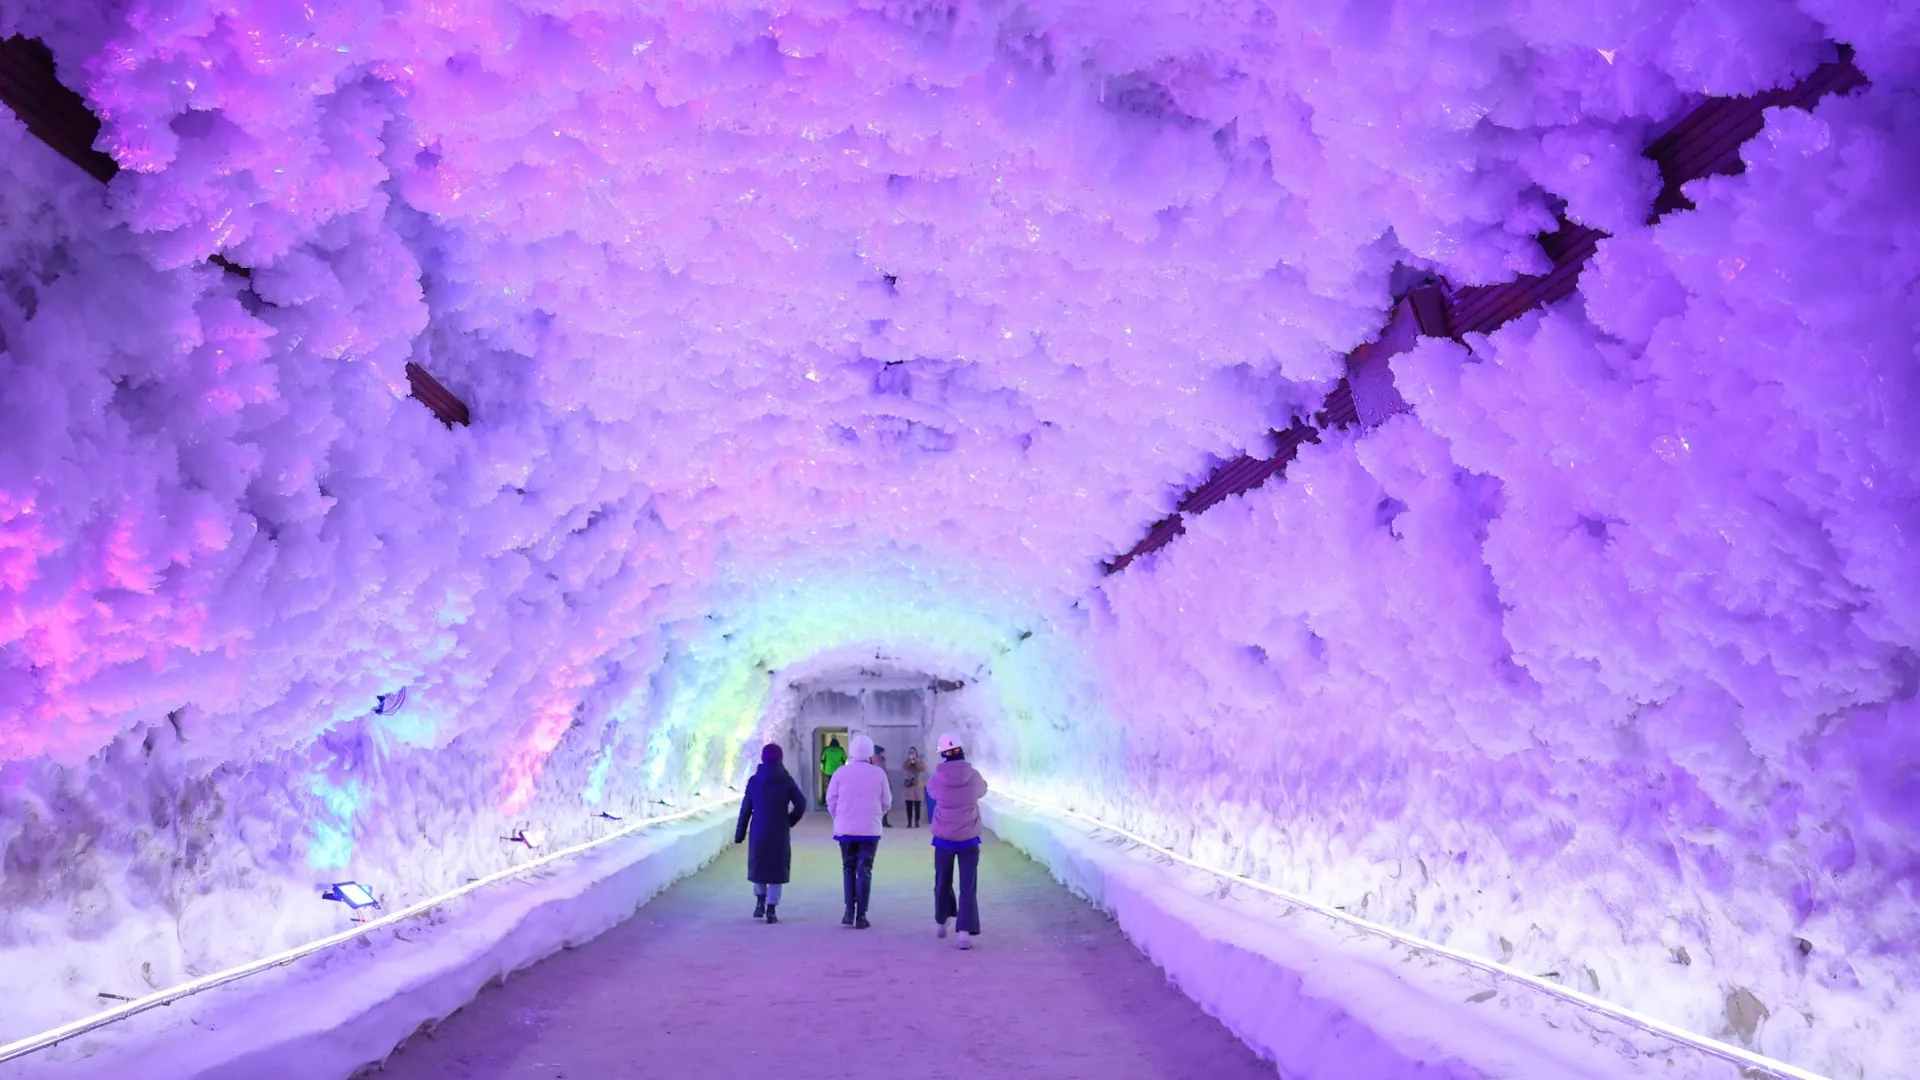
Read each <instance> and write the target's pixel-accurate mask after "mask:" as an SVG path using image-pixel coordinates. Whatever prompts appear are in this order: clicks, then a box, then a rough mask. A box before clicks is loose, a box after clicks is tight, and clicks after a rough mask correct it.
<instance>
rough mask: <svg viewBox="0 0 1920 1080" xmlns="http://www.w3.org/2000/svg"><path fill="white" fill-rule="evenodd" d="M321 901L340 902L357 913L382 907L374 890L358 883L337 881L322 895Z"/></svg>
mask: <svg viewBox="0 0 1920 1080" xmlns="http://www.w3.org/2000/svg"><path fill="white" fill-rule="evenodd" d="M320 899H322V900H338V901H339V902H340V903H342V904H345V905H347V906H348V907H349V908H352V909H353V910H355V911H359V910H360V909H361V908H367V907H379V906H380V900H379V898H378V897H375V896H374V895H373V890H372V889H369V888H367V887H366V886H365V885H362V884H360V883H359V882H357V881H336V882H334V883H333V885H332V886H330V887H329V888H328V889H327V891H326V892H323V893H321V894H320Z"/></svg>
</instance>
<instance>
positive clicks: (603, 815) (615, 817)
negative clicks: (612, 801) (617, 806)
mask: <svg viewBox="0 0 1920 1080" xmlns="http://www.w3.org/2000/svg"><path fill="white" fill-rule="evenodd" d="M593 816H594V817H597V818H605V819H607V820H608V821H619V820H620V815H619V814H609V813H607V812H606V811H605V810H602V811H600V812H599V813H597V814H595V815H593Z"/></svg>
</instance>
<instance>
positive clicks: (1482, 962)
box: [988, 791, 1832, 1080]
mask: <svg viewBox="0 0 1920 1080" xmlns="http://www.w3.org/2000/svg"><path fill="white" fill-rule="evenodd" d="M988 798H990V799H1008V800H1011V801H1013V802H1017V803H1021V804H1023V805H1025V806H1028V807H1031V808H1032V809H1034V810H1039V811H1042V812H1044V813H1050V814H1058V815H1060V816H1061V817H1069V818H1075V819H1077V820H1079V821H1083V822H1085V823H1087V824H1088V825H1092V826H1094V827H1095V828H1098V829H1104V830H1106V831H1107V832H1110V833H1113V834H1115V835H1116V836H1124V837H1126V838H1127V839H1128V840H1131V841H1133V842H1134V843H1136V844H1139V845H1140V846H1141V847H1144V848H1147V849H1149V850H1151V851H1155V852H1158V853H1159V854H1161V855H1165V856H1166V857H1167V858H1169V859H1172V860H1174V861H1175V862H1178V863H1181V864H1184V865H1186V866H1189V867H1192V868H1193V869H1195V870H1199V871H1202V872H1204V873H1208V874H1212V875H1214V876H1215V877H1221V878H1225V879H1227V880H1228V881H1231V882H1234V883H1235V884H1238V885H1244V886H1246V887H1247V888H1249V889H1253V890H1255V891H1257V892H1263V893H1266V894H1268V895H1269V896H1273V897H1277V898H1278V899H1281V900H1284V901H1286V902H1287V903H1289V904H1294V905H1297V906H1299V907H1303V908H1307V909H1308V910H1310V911H1315V912H1318V913H1319V914H1321V915H1325V916H1327V917H1328V918H1330V919H1333V920H1335V921H1337V922H1343V923H1346V924H1348V925H1350V926H1353V927H1356V928H1358V929H1361V930H1365V931H1367V932H1369V933H1373V934H1378V935H1381V936H1382V937H1387V938H1391V939H1393V940H1394V941H1398V942H1400V943H1401V944H1403V945H1409V946H1412V947H1413V948H1416V949H1421V950H1423V951H1426V952H1430V953H1438V954H1440V955H1441V956H1445V957H1448V958H1449V959H1453V960H1457V961H1459V962H1460V963H1463V964H1466V965H1467V966H1469V967H1473V968H1478V969H1479V970H1481V971H1484V972H1487V973H1488V974H1491V975H1499V976H1503V977H1505V978H1509V979H1514V980H1516V981H1518V982H1522V983H1525V984H1527V985H1529V986H1531V987H1533V988H1534V989H1537V990H1544V991H1546V992H1547V993H1549V994H1552V995H1554V996H1556V997H1559V998H1561V999H1563V1000H1565V1001H1568V1002H1570V1003H1572V1004H1575V1005H1578V1006H1580V1007H1582V1008H1585V1009H1588V1010H1591V1011H1593V1012H1597V1013H1601V1014H1603V1015H1605V1016H1608V1017H1611V1018H1613V1019H1615V1020H1619V1021H1622V1022H1624V1023H1626V1024H1628V1025H1630V1026H1633V1027H1637V1028H1640V1029H1641V1030H1643V1031H1648V1032H1651V1033H1653V1034H1656V1035H1660V1036H1664V1037H1665V1038H1668V1039H1671V1040H1673V1041H1675V1042H1679V1043H1685V1044H1686V1045H1688V1046H1691V1047H1693V1048H1694V1049H1696V1050H1700V1051H1702V1052H1704V1053H1708V1054H1712V1055H1713V1056H1715V1057H1719V1058H1722V1059H1725V1060H1727V1061H1729V1062H1731V1063H1733V1064H1736V1065H1740V1066H1743V1067H1746V1068H1754V1069H1761V1070H1764V1071H1766V1072H1768V1073H1770V1074H1773V1075H1776V1076H1782V1077H1791V1078H1792V1080H1832V1078H1830V1077H1826V1076H1822V1075H1820V1074H1819V1073H1815V1072H1808V1071H1807V1070H1805V1069H1802V1068H1800V1067H1798V1066H1795V1065H1789V1064H1787V1063H1786V1062H1784V1061H1776V1060H1774V1059H1773V1058H1770V1057H1767V1056H1765V1055H1762V1054H1756V1053H1754V1052H1753V1051H1751V1050H1743V1049H1741V1048H1740V1047H1738V1046H1734V1045H1732V1044H1730V1043H1723V1042H1721V1041H1720V1040H1718V1039H1714V1038H1710V1037H1708V1036H1705V1035H1699V1034H1695V1033H1694V1032H1691V1031H1688V1030H1686V1029H1685V1028H1681V1027H1675V1026H1674V1025H1672V1024H1669V1023H1667V1022H1666V1021H1664V1020H1660V1019H1657V1018H1655V1017H1651V1016H1646V1015H1643V1014H1641V1013H1637V1012H1634V1011H1633V1010H1631V1009H1627V1008H1624V1007H1622V1006H1619V1005H1615V1004H1614V1003H1612V1002H1610V1001H1602V1000H1601V999H1599V998H1596V997H1589V996H1588V995H1586V994H1583V993H1581V992H1580V991H1578V990H1574V989H1571V988H1569V987H1565V986H1561V985H1560V984H1559V983H1555V982H1548V981H1547V980H1545V979H1542V978H1540V977H1539V976H1537V975H1533V974H1530V973H1528V972H1525V971H1521V970H1519V969H1518V968H1510V967H1508V966H1506V965H1505V964H1502V963H1499V962H1498V961H1494V960H1488V959H1485V958H1484V957H1479V956H1474V955H1472V954H1471V953H1464V952H1461V951H1460V950H1458V949H1455V948H1451V947H1449V946H1446V945H1442V944H1440V943H1439V942H1435V941H1428V940H1426V939H1424V938H1420V937H1415V936H1414V935H1412V934H1408V933H1405V932H1403V931H1400V930H1395V929H1393V928H1392V927H1390V926H1382V925H1381V924H1379V923H1376V922H1369V921H1368V920H1366V919H1363V918H1360V917H1359V916H1357V915H1350V914H1348V913H1347V912H1344V911H1341V910H1339V909H1338V908H1330V907H1327V906H1325V905H1323V904H1318V903H1315V902H1314V901H1312V900H1308V899H1307V898H1306V897H1303V896H1296V895H1294V894H1293V893H1290V892H1287V891H1286V890H1284V889H1278V888H1275V887H1274V886H1272V885H1268V884H1267V883H1265V882H1262V881H1255V880H1254V879H1252V878H1250V877H1244V876H1242V875H1240V874H1236V873H1233V872H1232V871H1230V870H1221V869H1219V868H1217V867H1212V866H1208V865H1207V864H1205V863H1203V862H1200V861H1198V860H1196V859H1192V858H1189V857H1187V856H1185V855H1182V854H1180V853H1179V852H1177V851H1172V850H1170V849H1168V848H1164V847H1161V846H1160V845H1159V844H1156V843H1154V842H1153V841H1151V840H1148V839H1147V838H1146V837H1144V836H1139V835H1136V834H1134V833H1131V832H1128V831H1127V830H1125V829H1122V828H1120V827H1119V826H1117V825H1109V824H1108V823H1106V822H1104V821H1101V820H1100V819H1099V818H1096V817H1090V816H1088V815H1086V814H1082V813H1080V812H1078V811H1075V810H1068V809H1066V808H1065V807H1061V806H1054V805H1052V804H1050V803H1043V802H1039V801H1037V800H1034V799H1028V798H1024V797H1022V796H1019V795H1013V794H1009V793H1007V792H1004V791H995V792H993V793H992V794H990V795H989V796H988Z"/></svg>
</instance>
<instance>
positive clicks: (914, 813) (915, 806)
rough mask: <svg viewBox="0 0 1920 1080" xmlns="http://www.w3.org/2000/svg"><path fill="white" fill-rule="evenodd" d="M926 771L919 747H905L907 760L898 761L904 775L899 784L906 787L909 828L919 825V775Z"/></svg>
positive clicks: (915, 827)
mask: <svg viewBox="0 0 1920 1080" xmlns="http://www.w3.org/2000/svg"><path fill="white" fill-rule="evenodd" d="M926 771H927V766H926V764H925V763H924V762H922V761H921V760H920V748H919V747H917V746H909V747H907V760H905V761H903V762H901V763H900V772H901V773H902V775H903V776H904V779H903V781H902V782H901V786H902V787H903V788H905V789H906V795H907V828H909V829H917V828H919V827H920V782H921V781H920V777H921V775H922V774H924V773H925V772H926Z"/></svg>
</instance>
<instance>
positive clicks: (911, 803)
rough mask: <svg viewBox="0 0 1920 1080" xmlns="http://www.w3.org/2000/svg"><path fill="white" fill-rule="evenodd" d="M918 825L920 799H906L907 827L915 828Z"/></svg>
mask: <svg viewBox="0 0 1920 1080" xmlns="http://www.w3.org/2000/svg"><path fill="white" fill-rule="evenodd" d="M919 827H920V800H919V799H908V800H907V828H909V829H917V828H919Z"/></svg>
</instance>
